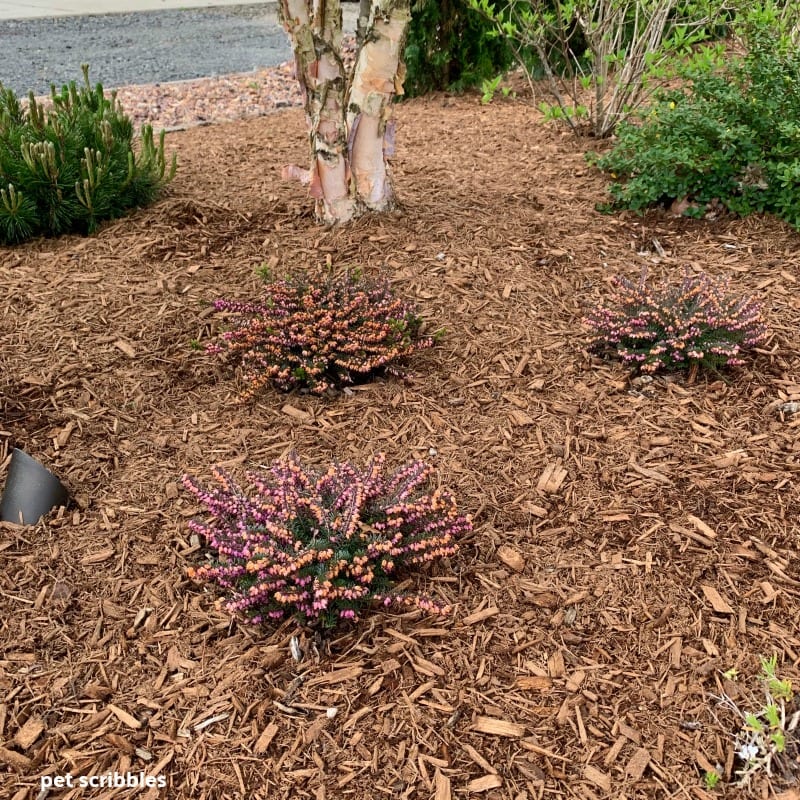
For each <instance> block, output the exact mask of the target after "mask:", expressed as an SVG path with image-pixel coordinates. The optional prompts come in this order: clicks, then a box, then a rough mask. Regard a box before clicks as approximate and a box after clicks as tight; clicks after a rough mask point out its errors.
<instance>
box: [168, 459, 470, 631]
mask: <svg viewBox="0 0 800 800" xmlns="http://www.w3.org/2000/svg"><path fill="white" fill-rule="evenodd" d="M384 466H385V457H384V456H383V454H379V455H378V456H376V457H374V458H373V459H372V461H371V462H370V463H369V464H368V465H367V467H366V468H365V469H364V470H359V469H358V468H356V467H355V466H353V465H352V464H350V463H347V462H344V463H335V464H332V465H331V466H329V467H328V468H327V469H325V470H319V471H318V470H314V469H309V468H306V467H304V466H303V465H302V464H301V463H300V461H299V460H298V458H297V456H296V455H294V454H292V455H290V456H288V457H287V458H285V459H281V460H278V461H275V462H274V463H273V464H272V466H271V467H270V469H269V471H268V472H266V473H259V472H248V473H247V479H248V481H249V485H248V486H247V487H246V488H245V487H242V486H240V485H238V484H237V483H236V482H235V481H234V479H233V478H232V477H231V475H229V474H228V473H227V472H225V471H224V470H222V469H221V468H219V467H215V468H213V469H212V474H213V476H214V478H215V479H216V482H217V486H216V487H212V488H210V489H205V488H202V487H201V486H200V485H199V484H198V483H196V482H195V480H194V479H193V478H191V477H189V476H185V477H184V478H183V484H184V486H185V487H186V489H187V490H188V491H189V492H190V493H191V494H192V495H194V497H196V498H197V500H199V501H200V503H201V504H202V505H203V506H204V507H205V510H206V511H207V512H208V514H209V515H210V518H209V519H208V520H207V521H204V522H203V521H199V520H195V521H192V522H190V523H189V524H190V527H191V529H192V530H193V531H195V532H196V533H198V534H200V535H201V536H203V537H204V538H205V539H206V541H207V542H208V544H209V546H210V547H211V548H213V549H214V550H216V553H217V555H216V560H215V561H214V562H213V563H210V564H207V565H203V566H200V567H198V568H196V569H190V570H189V576H190V577H191V578H193V579H194V580H197V581H202V580H208V581H211V582H213V583H216V584H217V585H218V586H220V587H221V588H222V589H223V590H225V591H226V592H227V599H225V600H224V601H220V605H222V606H223V607H224V608H225V609H226V610H227V611H229V612H230V613H232V614H238V615H242V616H244V617H245V618H246V619H248V620H249V621H250V622H253V623H260V622H263V621H266V620H280V619H283V618H285V617H287V616H294V617H296V618H297V619H298V620H299V621H300V622H302V623H304V624H309V625H320V626H322V627H332V626H334V625H336V624H337V623H338V622H339V621H340V620H343V619H350V620H357V619H359V617H360V616H361V614H362V613H363V611H364V610H366V609H367V608H368V607H370V606H376V605H377V606H400V607H416V608H421V609H423V610H424V611H427V612H430V613H434V614H440V613H442V614H443V613H447V612H448V611H449V608H448V607H447V606H445V605H441V604H439V603H437V602H435V601H433V600H431V599H429V598H426V597H423V596H421V595H417V594H405V593H399V592H397V591H395V590H394V589H393V585H394V582H395V581H396V579H397V577H398V576H399V575H401V574H402V573H403V572H405V571H406V570H408V569H409V568H410V567H414V566H418V565H421V564H425V563H427V562H429V561H433V560H434V559H436V558H440V557H444V556H449V555H452V554H453V553H454V552H455V551H456V547H457V544H456V541H457V539H458V538H459V537H460V536H461V535H462V534H464V533H466V532H468V531H470V530H471V522H470V519H469V517H467V516H462V515H460V514H459V513H458V510H457V509H456V504H455V501H454V500H453V498H452V497H451V496H450V495H449V494H448V493H447V492H446V491H444V490H443V489H441V488H436V489H434V490H433V491H430V492H427V493H424V492H422V491H421V487H422V486H423V485H424V484H425V483H426V482H427V481H428V479H429V477H430V476H431V474H432V471H433V470H432V468H431V467H430V466H429V465H427V464H425V463H423V462H421V461H415V462H413V463H411V464H409V465H407V466H405V467H403V468H401V469H398V470H397V471H395V472H388V473H387V472H386V471H385V469H384Z"/></svg>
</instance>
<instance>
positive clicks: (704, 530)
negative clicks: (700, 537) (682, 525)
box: [686, 514, 717, 539]
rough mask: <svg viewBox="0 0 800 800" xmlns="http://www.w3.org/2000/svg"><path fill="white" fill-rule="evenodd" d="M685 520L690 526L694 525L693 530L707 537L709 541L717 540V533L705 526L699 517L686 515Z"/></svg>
mask: <svg viewBox="0 0 800 800" xmlns="http://www.w3.org/2000/svg"><path fill="white" fill-rule="evenodd" d="M686 519H688V520H689V522H691V523H692V525H694V526H695V528H697V530H699V531H700V533H703V534H705V535H706V536H708V538H709V539H716V538H717V532H716V531H715V530H714V529H713V528H711V527H710V526H708V525H706V523H705V522H703V520H701V519H700V518H699V517H696V516H694V514H687V516H686Z"/></svg>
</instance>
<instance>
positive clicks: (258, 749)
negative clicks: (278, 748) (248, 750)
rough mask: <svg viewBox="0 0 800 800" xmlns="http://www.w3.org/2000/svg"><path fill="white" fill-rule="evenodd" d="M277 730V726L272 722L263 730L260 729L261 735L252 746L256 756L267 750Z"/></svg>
mask: <svg viewBox="0 0 800 800" xmlns="http://www.w3.org/2000/svg"><path fill="white" fill-rule="evenodd" d="M277 732H278V726H277V725H276V724H275V723H274V722H270V723H269V725H267V727H266V728H264V730H263V731H261V735H260V736H259V737H258V739H257V740H256V743H255V745H254V747H253V752H254V753H255V754H256V755H257V756H263V755H264V753H266V752H267V749H268V748H269V746H270V744H271V743H272V740H273V739H274V738H275V734H276V733H277Z"/></svg>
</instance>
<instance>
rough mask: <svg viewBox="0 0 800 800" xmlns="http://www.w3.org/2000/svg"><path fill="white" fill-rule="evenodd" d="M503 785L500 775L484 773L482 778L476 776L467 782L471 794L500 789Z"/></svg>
mask: <svg viewBox="0 0 800 800" xmlns="http://www.w3.org/2000/svg"><path fill="white" fill-rule="evenodd" d="M502 785H503V779H502V778H501V777H500V776H499V775H484V776H483V777H482V778H475V780H474V781H470V782H469V783H468V784H467V791H468V792H470V793H471V794H479V793H480V792H488V791H489V789H499V788H500V787H501V786H502Z"/></svg>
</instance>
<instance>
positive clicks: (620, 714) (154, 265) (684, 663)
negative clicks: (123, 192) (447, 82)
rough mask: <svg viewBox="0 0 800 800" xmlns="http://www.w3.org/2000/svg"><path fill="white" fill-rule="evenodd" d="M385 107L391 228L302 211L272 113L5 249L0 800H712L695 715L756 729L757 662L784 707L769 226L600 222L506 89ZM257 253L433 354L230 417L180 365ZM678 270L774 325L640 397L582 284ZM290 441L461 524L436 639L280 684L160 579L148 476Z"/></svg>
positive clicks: (298, 115)
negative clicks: (152, 782) (41, 489)
mask: <svg viewBox="0 0 800 800" xmlns="http://www.w3.org/2000/svg"><path fill="white" fill-rule="evenodd" d="M397 118H398V137H397V138H398V153H397V157H396V159H395V161H394V175H395V179H396V187H397V192H398V195H399V197H400V198H401V200H402V209H401V210H399V211H398V212H396V213H392V214H388V215H386V216H382V217H376V216H367V217H364V218H362V219H360V220H358V221H356V222H355V223H353V224H351V225H348V226H346V227H342V228H339V229H326V228H324V227H322V226H320V225H317V224H315V222H314V220H313V218H312V214H311V205H312V204H311V201H310V200H309V199H308V198H307V196H306V194H305V191H304V189H303V188H302V187H300V186H299V185H296V184H286V183H284V182H282V181H281V179H280V168H281V167H282V166H283V165H284V164H286V163H290V162H295V163H300V164H302V163H304V162H305V160H306V156H307V152H306V142H307V137H306V133H305V130H304V122H303V115H302V112H301V111H300V110H298V109H290V110H287V111H283V112H280V113H277V114H274V115H271V116H267V117H262V118H257V119H249V120H242V121H235V122H228V123H225V124H215V125H211V126H209V127H196V128H192V129H189V130H185V131H179V132H174V133H171V134H169V135H168V137H167V144H168V148H169V149H174V150H175V151H176V152H177V153H178V159H179V165H180V166H179V171H178V174H177V177H176V179H175V181H174V183H173V184H172V185H171V187H170V189H169V192H168V194H167V195H166V196H165V197H164V198H163V199H161V200H160V201H159V202H157V203H156V204H155V205H154V206H152V207H151V208H148V209H144V210H140V211H137V212H135V213H134V214H133V215H131V216H130V217H128V218H126V219H121V220H118V221H114V222H110V223H108V224H105V225H104V226H102V228H101V230H100V231H99V232H98V233H97V234H96V235H94V236H92V237H89V238H81V237H78V236H67V237H64V238H61V239H58V240H37V241H34V242H32V243H29V244H26V245H23V246H20V247H15V248H3V249H2V251H0V274H2V281H3V284H4V286H5V291H4V293H3V297H2V300H1V301H0V304H1V305H0V307H1V311H2V313H0V337H1V338H0V341H2V349H1V350H0V366H1V369H0V374H1V375H2V387H1V391H2V393H1V394H0V398H1V399H0V402H1V403H2V417H0V420H1V421H2V424H0V443H1V444H0V446H1V447H2V452H1V453H0V455H1V456H3V457H4V460H3V461H2V462H0V463H3V467H2V469H1V470H0V481H2V480H4V478H5V471H6V468H7V463H8V459H7V456H8V454H9V453H10V448H11V447H12V446H14V445H17V446H21V447H24V448H25V450H26V451H27V452H29V453H30V454H31V455H33V456H35V457H36V458H37V459H39V460H41V461H42V462H43V463H44V464H45V465H46V466H47V467H48V468H50V469H52V470H53V471H54V472H55V473H56V474H58V475H59V476H60V477H61V478H62V480H63V481H64V482H65V483H66V484H67V486H68V487H69V489H70V491H71V493H72V495H73V497H74V498H75V505H74V506H73V507H71V508H69V509H68V510H66V511H63V512H61V513H60V514H57V515H56V516H55V517H54V518H52V519H50V520H48V521H46V522H43V523H41V524H39V525H37V526H35V527H27V528H20V527H16V526H13V525H9V524H4V525H3V526H2V527H0V566H2V569H0V608H2V614H0V787H1V788H0V794H1V795H2V796H3V797H9V798H14V800H22V798H34V797H44V796H45V795H43V794H41V793H40V786H41V776H42V775H49V776H56V775H65V774H66V773H71V774H72V775H73V776H76V777H75V779H76V780H77V776H78V775H91V774H96V775H100V774H105V773H109V772H118V773H123V774H124V773H126V772H132V773H136V774H137V775H138V773H139V772H140V771H145V772H147V773H149V774H153V775H156V774H161V775H163V776H165V777H166V778H167V782H168V787H167V788H166V789H163V790H158V789H155V788H154V789H151V790H149V791H146V792H142V793H141V795H140V796H141V797H143V798H147V800H152V799H153V798H155V797H168V798H172V799H173V800H189V799H190V798H191V800H211V799H212V798H214V799H217V798H219V799H221V798H242V797H248V798H254V799H258V800H276V799H277V798H293V799H297V798H314V799H315V800H322V798H328V799H329V800H334V799H335V798H347V797H353V798H373V799H374V798H380V797H387V798H390V797H391V798H395V797H396V798H431V797H433V798H436V800H447V798H451V797H453V798H457V797H462V798H463V797H467V796H472V795H474V796H476V797H486V798H509V800H510V799H511V798H514V799H515V800H523V799H524V798H528V799H531V800H532V798H544V797H564V798H573V797H574V798H601V797H628V798H666V797H686V798H706V797H711V796H720V789H719V788H718V789H716V790H715V791H714V792H713V793H712V792H710V791H709V790H707V789H706V788H705V783H704V777H703V776H704V773H705V771H706V770H709V769H712V768H716V769H718V770H719V771H720V772H721V773H722V774H723V777H724V779H733V778H734V776H732V771H733V770H735V769H736V768H737V764H736V762H735V760H734V750H735V748H734V743H733V734H734V733H735V732H736V730H737V728H738V725H737V724H736V722H735V720H734V719H733V718H732V717H731V716H730V715H729V714H727V713H726V712H725V711H724V710H722V709H720V708H719V707H718V705H717V701H716V700H715V696H719V695H720V694H721V693H722V692H726V693H728V694H730V695H731V696H732V697H734V698H735V699H737V701H738V702H740V703H741V704H742V705H743V707H745V708H746V709H747V710H758V706H757V705H756V703H760V702H761V701H762V698H763V695H762V694H761V691H760V687H759V685H758V684H757V682H756V680H755V678H756V675H757V673H758V671H759V658H760V657H761V656H770V655H771V654H773V653H775V654H777V657H778V662H779V674H780V675H781V676H782V677H786V678H790V679H792V680H794V682H795V685H796V686H797V685H800V615H798V613H797V609H798V597H800V569H798V558H797V553H798V546H799V542H800V537H799V536H798V529H797V519H798V513H799V512H800V496H799V494H798V491H799V490H798V483H797V474H798V471H799V470H800V461H798V454H800V440H798V426H800V417H795V416H792V414H791V413H790V412H788V411H786V412H785V411H782V410H781V407H782V406H783V405H784V404H785V403H788V402H792V401H800V354H799V353H798V344H797V331H798V327H799V324H800V320H799V318H798V315H799V313H800V294H798V280H800V255H799V254H798V235H797V233H796V232H794V231H793V230H791V229H790V228H788V227H787V226H786V225H783V224H781V223H779V222H777V221H776V220H774V219H771V218H761V217H758V216H755V217H752V218H749V219H745V220H739V219H733V218H729V217H726V216H722V215H720V216H719V217H717V218H715V219H710V220H701V221H693V220H686V219H681V218H675V217H672V216H670V215H669V213H668V212H666V211H663V212H661V211H657V212H651V213H648V214H647V215H645V216H644V217H639V216H635V215H633V214H621V215H617V216H604V215H602V214H600V213H599V212H597V211H596V210H595V204H596V203H598V202H600V201H603V200H605V199H606V197H605V194H604V181H603V178H602V176H600V175H599V174H597V173H596V172H595V171H594V170H593V169H592V168H590V167H588V166H587V165H586V163H585V162H584V158H583V151H584V149H585V148H587V147H591V146H592V142H591V141H584V142H579V141H577V140H575V139H574V138H573V137H571V136H570V135H567V134H565V133H563V132H562V131H560V130H559V129H558V128H556V127H552V126H544V125H542V124H540V123H541V117H540V115H539V112H538V111H535V110H533V109H532V107H531V106H530V104H526V103H524V102H521V101H495V102H494V103H493V104H492V105H490V106H481V105H480V104H479V101H478V99H477V98H476V97H475V96H466V97H459V98H453V97H447V96H441V95H439V96H433V97H429V98H426V99H419V100H414V101H411V102H408V103H404V104H402V105H401V106H399V107H398V108H397ZM263 264H267V265H269V267H270V269H271V270H272V271H273V274H277V273H280V272H281V271H282V270H295V271H296V270H308V271H311V272H312V273H314V274H322V273H324V272H325V271H326V270H327V269H328V268H329V267H328V265H330V268H331V269H334V270H338V269H343V268H345V267H346V266H353V265H358V266H360V267H362V268H363V269H364V270H365V271H366V272H367V273H369V274H372V273H376V272H378V271H380V270H383V269H386V270H388V271H389V274H390V276H391V279H392V282H393V284H394V286H395V288H396V290H397V292H398V293H400V294H402V295H403V296H404V297H407V298H413V299H414V300H415V301H416V302H417V304H418V307H419V309H420V311H421V313H422V315H423V316H424V317H425V319H426V320H427V325H428V328H429V330H431V331H432V330H435V329H438V328H440V327H443V328H444V329H445V335H444V337H443V339H442V340H441V342H440V343H439V344H438V345H437V346H436V347H435V348H434V349H432V350H427V351H424V352H421V353H419V354H417V355H416V356H415V357H414V358H413V359H412V360H411V363H410V365H409V371H410V375H409V377H408V378H407V379H406V380H405V381H403V380H400V379H397V378H388V377H387V378H380V379H378V380H375V381H374V382H372V383H368V384H365V385H360V386H355V387H353V388H352V389H351V390H350V391H348V392H346V393H338V394H335V395H334V396H331V397H324V398H319V397H313V396H309V395H303V394H296V393H295V394H290V395H283V394H280V393H278V392H276V391H268V392H266V393H265V394H264V395H263V396H262V397H260V399H259V400H258V401H257V402H255V403H252V404H244V405H242V404H240V403H238V402H237V396H238V393H239V392H240V390H241V389H242V386H241V384H240V383H239V382H237V377H236V375H235V374H234V373H232V372H230V371H229V370H228V369H227V368H225V366H224V365H223V364H221V363H219V362H218V361H215V360H214V359H213V358H211V357H208V356H205V355H203V354H202V353H198V352H197V351H196V350H192V349H191V347H190V342H191V340H193V339H200V340H201V341H205V340H207V339H208V337H209V336H210V334H211V333H212V332H213V331H215V330H218V328H219V325H220V320H219V319H218V317H217V316H216V315H215V313H214V312H213V309H211V308H210V307H209V306H208V305H207V304H208V303H209V301H211V300H213V299H215V298H216V297H219V296H227V297H236V298H251V297H253V296H255V295H256V294H257V293H258V291H259V284H260V281H261V279H260V278H259V277H258V276H257V274H256V272H257V270H258V268H259V267H260V266H261V265H263ZM684 265H688V266H690V267H691V268H693V269H698V270H699V269H703V270H707V271H708V272H710V273H711V274H712V275H722V274H729V275H732V276H733V283H732V285H733V287H734V288H735V289H737V290H740V291H742V292H754V293H756V294H757V295H758V296H759V297H760V298H761V300H762V302H763V307H764V314H765V317H766V320H767V322H768V324H769V327H770V331H771V336H770V338H769V340H768V342H767V343H766V344H765V345H764V346H763V347H761V348H759V349H758V351H757V352H755V353H754V354H753V356H752V358H749V359H748V360H747V364H746V366H744V367H742V368H739V369H737V370H735V371H732V372H728V373H724V374H708V373H700V374H699V375H697V377H696V379H695V380H694V381H693V382H691V383H690V382H688V380H687V378H686V376H678V377H673V378H661V377H658V378H656V379H655V380H653V381H652V382H649V383H644V382H639V381H635V380H631V379H630V376H629V375H628V373H627V372H626V371H625V369H623V368H622V367H621V366H620V365H619V364H617V363H614V362H604V361H602V360H600V359H598V358H596V357H593V356H591V355H590V354H589V353H588V352H587V350H586V346H585V342H586V332H585V331H584V330H583V329H582V327H581V316H582V314H583V313H584V311H585V309H586V308H587V307H588V306H590V305H591V304H593V303H596V302H597V301H598V298H600V297H601V296H602V295H604V294H605V293H606V292H607V290H608V287H609V284H608V282H609V278H610V277H611V276H612V275H613V274H615V273H623V274H625V275H628V276H631V277H637V276H638V275H639V274H640V272H641V271H642V269H645V268H647V269H648V270H650V272H651V273H652V274H653V275H654V276H667V275H671V276H675V275H679V274H680V271H681V270H682V268H683V266H684ZM290 449H295V450H297V451H298V452H299V454H300V455H301V457H302V459H303V460H304V461H306V462H309V463H319V464H324V463H326V462H328V461H330V460H334V459H350V460H354V461H356V462H359V463H364V462H365V461H366V460H367V459H368V458H369V457H370V455H372V454H373V453H375V452H377V451H384V452H386V453H387V455H388V462H389V464H390V465H396V466H399V465H401V464H403V463H405V462H406V461H407V460H409V459H411V458H416V457H421V458H424V459H428V460H430V461H432V463H433V464H435V466H436V468H437V474H438V480H440V481H441V482H442V483H443V484H446V485H447V486H448V487H449V488H450V489H451V490H452V492H453V493H454V494H455V496H456V498H457V500H458V503H459V507H460V509H461V510H463V511H464V512H468V513H470V514H471V515H472V516H473V519H474V533H473V534H472V535H470V536H469V537H468V538H467V539H466V540H464V541H462V542H461V549H460V552H459V553H458V554H457V555H456V556H455V557H453V558H451V559H450V560H449V562H448V563H446V564H436V565H434V568H433V569H431V570H429V571H428V572H427V573H426V574H425V575H423V576H421V577H413V578H412V580H413V583H414V585H416V586H419V587H421V589H423V590H424V591H427V592H429V593H431V594H432V595H434V596H435V597H437V598H439V599H441V600H444V601H446V602H447V603H450V604H452V605H453V606H454V609H455V610H454V611H453V613H452V614H451V615H450V616H449V617H447V618H444V619H441V618H431V617H428V616H423V615H421V614H420V613H418V612H417V613H409V614H397V613H383V612H381V613H374V614H372V615H370V616H368V617H367V619H365V620H364V622H363V623H362V624H359V625H358V626H356V627H347V626H345V627H343V628H342V629H340V630H338V631H337V632H336V633H335V634H334V635H333V636H331V637H330V638H328V639H319V638H315V637H314V636H311V635H309V634H308V633H306V632H302V631H301V632H299V637H300V639H299V641H300V645H301V647H302V651H303V658H302V660H301V661H299V662H296V661H294V660H293V659H292V657H291V655H290V650H289V642H290V639H291V637H292V636H293V635H295V634H298V631H297V629H296V628H295V626H294V625H293V624H292V623H286V624H283V625H281V626H280V627H277V628H274V627H272V628H271V627H266V628H264V629H258V628H253V627H248V626H245V625H241V624H239V623H237V622H231V621H230V619H229V618H228V617H227V616H226V615H225V614H224V613H222V612H220V611H218V610H216V609H215V607H214V594H213V592H211V591H209V590H207V589H205V588H204V587H202V586H198V585H196V584H194V583H192V582H191V581H190V580H188V579H187V577H186V570H187V568H188V567H189V566H191V565H194V564H196V563H198V562H199V561H200V560H201V559H202V555H203V551H202V549H201V545H202V543H200V542H197V541H196V540H194V539H193V538H192V535H191V533H190V531H189V529H188V528H187V522H188V520H189V519H190V518H191V517H192V516H193V515H195V514H197V513H198V508H197V507H196V505H195V504H194V503H193V502H192V499H191V498H190V497H189V496H188V495H187V494H186V493H185V492H184V491H183V489H182V488H181V486H180V484H179V481H180V478H181V476H182V475H183V474H184V473H187V472H188V473H191V474H193V475H197V476H199V477H200V478H201V479H202V480H207V479H208V478H209V467H210V466H211V465H212V464H215V463H216V464H220V463H221V464H226V465H228V467H229V468H230V469H231V470H233V471H234V473H236V474H239V475H241V471H242V470H243V469H244V468H245V466H246V465H249V466H254V465H263V464H269V463H270V462H271V461H272V460H273V459H275V458H277V457H279V456H281V455H283V454H285V453H287V452H288V451H289V450H290ZM731 668H735V669H736V670H737V671H738V676H739V677H738V680H737V681H735V682H734V681H732V680H729V679H728V678H726V677H724V676H723V672H725V671H727V670H730V669H731ZM329 709H336V711H335V715H334V712H333V711H329ZM798 774H800V770H798V765H797V763H796V762H795V764H794V776H795V777H797V776H798ZM773 790H774V791H775V792H779V793H780V792H784V794H782V795H780V796H781V797H784V798H796V797H797V789H796V788H795V789H792V788H791V786H790V785H789V784H788V783H787V782H786V781H784V780H783V779H782V777H781V776H775V777H774V778H773V780H772V781H769V780H767V779H766V778H764V777H763V776H761V777H759V778H758V779H757V780H756V782H755V784H754V786H753V787H752V789H751V791H752V793H753V794H754V796H762V795H763V796H766V795H767V794H768V793H769V792H770V791H773ZM130 791H131V790H129V789H117V790H109V789H84V788H77V787H76V788H73V789H58V790H55V789H54V790H53V791H52V792H51V793H50V794H49V795H47V796H49V797H51V798H52V797H59V798H61V797H63V798H78V797H80V798H100V797H104V798H105V797H109V798H110V797H123V796H124V797H127V796H129V792H130ZM728 793H729V794H730V795H731V796H734V795H736V794H737V792H736V791H734V790H730V791H729V792H728ZM137 796H139V795H137Z"/></svg>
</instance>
